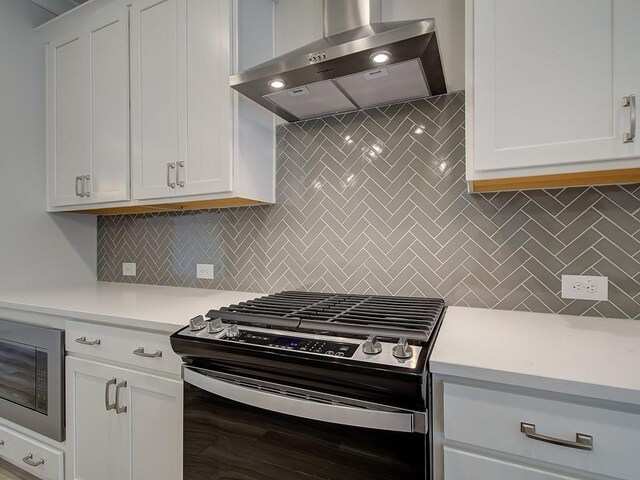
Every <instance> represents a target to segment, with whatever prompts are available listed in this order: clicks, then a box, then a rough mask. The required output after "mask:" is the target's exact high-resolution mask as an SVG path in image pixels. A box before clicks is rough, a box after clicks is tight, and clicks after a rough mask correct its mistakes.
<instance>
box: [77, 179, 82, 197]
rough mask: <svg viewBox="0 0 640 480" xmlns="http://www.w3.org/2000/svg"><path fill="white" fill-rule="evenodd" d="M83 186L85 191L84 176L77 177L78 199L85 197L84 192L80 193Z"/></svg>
mask: <svg viewBox="0 0 640 480" xmlns="http://www.w3.org/2000/svg"><path fill="white" fill-rule="evenodd" d="M81 183H82V184H83V185H82V189H83V190H84V180H83V179H82V176H80V175H79V176H77V177H76V197H84V192H80V184H81Z"/></svg>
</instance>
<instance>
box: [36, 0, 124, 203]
mask: <svg viewBox="0 0 640 480" xmlns="http://www.w3.org/2000/svg"><path fill="white" fill-rule="evenodd" d="M60 31H62V30H60ZM127 45H128V22H127V10H126V8H125V6H124V5H121V4H117V3H114V4H111V5H109V8H104V9H103V11H102V12H101V15H100V17H99V18H91V19H90V20H88V21H86V22H84V23H82V24H77V25H73V26H72V28H66V29H64V33H62V34H60V35H57V36H54V37H53V38H52V39H51V40H50V41H49V42H48V44H47V64H48V70H47V101H48V105H47V112H48V113H47V117H48V122H47V125H48V127H47V144H48V147H47V151H48V172H49V175H48V178H49V182H48V188H49V203H50V205H52V206H65V205H82V204H93V203H102V202H111V201H119V200H127V199H128V198H129V90H128V89H129V85H128V84H129V69H128V55H127V48H128V47H127Z"/></svg>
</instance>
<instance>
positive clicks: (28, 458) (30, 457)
mask: <svg viewBox="0 0 640 480" xmlns="http://www.w3.org/2000/svg"><path fill="white" fill-rule="evenodd" d="M22 461H23V462H24V463H26V464H27V465H31V466H32V467H39V466H40V465H44V458H41V459H40V460H38V461H37V462H34V461H33V453H30V454H29V455H27V456H26V457H24V458H23V459H22Z"/></svg>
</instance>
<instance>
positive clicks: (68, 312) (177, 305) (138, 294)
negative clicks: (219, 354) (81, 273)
mask: <svg viewBox="0 0 640 480" xmlns="http://www.w3.org/2000/svg"><path fill="white" fill-rule="evenodd" d="M262 295H264V294H260V293H251V292H231V291H225V290H206V289H199V288H180V287H162V286H152V285H133V284H125V283H107V282H95V283H90V284H83V285H77V286H60V287H52V288H37V289H21V290H15V291H3V292H0V308H3V307H4V308H10V309H16V310H24V311H29V312H37V313H44V314H48V315H56V316H61V317H67V318H73V319H78V320H85V321H89V322H99V323H107V324H111V325H118V326H127V327H132V328H141V329H148V330H161V331H168V332H173V331H175V330H177V329H178V327H180V326H184V325H186V324H187V323H188V322H189V319H190V318H192V317H195V316H196V315H204V314H206V313H207V312H208V311H209V310H210V309H216V308H219V307H223V306H226V305H231V304H233V303H238V302H242V301H245V300H249V299H252V298H256V297H260V296H262Z"/></svg>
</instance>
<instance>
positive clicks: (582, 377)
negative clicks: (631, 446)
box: [430, 307, 640, 405]
mask: <svg viewBox="0 0 640 480" xmlns="http://www.w3.org/2000/svg"><path fill="white" fill-rule="evenodd" d="M430 368H431V371H432V372H434V373H437V374H442V375H453V376H459V377H466V378H475V379H479V380H485V381H490V382H497V383H504V384H510V385H517V386H522V387H527V388H536V389H541V390H549V391H553V392H559V393H566V394H573V395H581V396H586V397H591V398H597V399H601V400H612V401H617V402H625V403H631V404H635V405H640V321H638V320H623V319H613V318H597V317H579V316H572V315H552V314H541V313H529V312H513V311H504V310H488V309H480V308H464V307H449V308H448V310H447V312H446V315H445V318H444V322H443V324H442V327H441V329H440V333H439V335H438V339H437V341H436V344H435V347H434V350H433V352H432V355H431V360H430Z"/></svg>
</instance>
